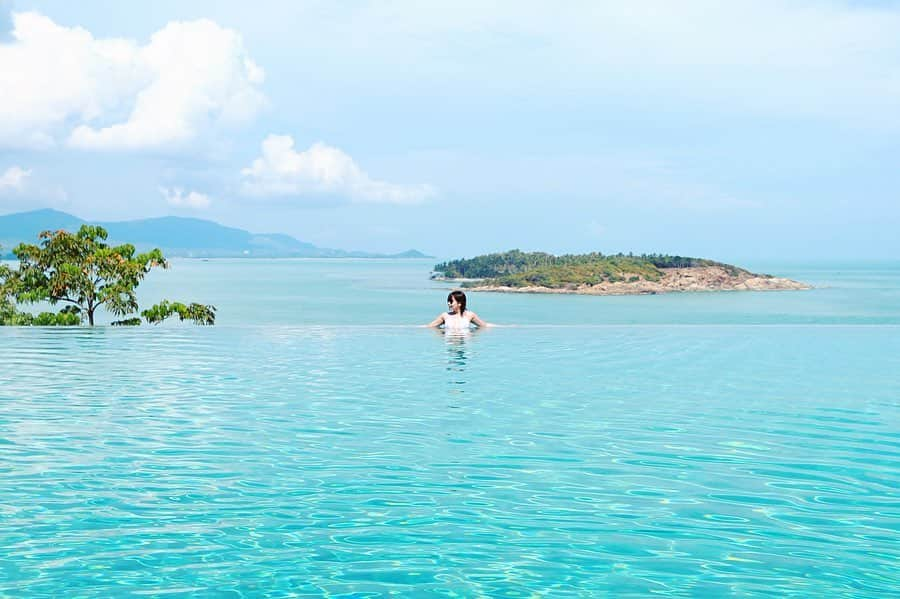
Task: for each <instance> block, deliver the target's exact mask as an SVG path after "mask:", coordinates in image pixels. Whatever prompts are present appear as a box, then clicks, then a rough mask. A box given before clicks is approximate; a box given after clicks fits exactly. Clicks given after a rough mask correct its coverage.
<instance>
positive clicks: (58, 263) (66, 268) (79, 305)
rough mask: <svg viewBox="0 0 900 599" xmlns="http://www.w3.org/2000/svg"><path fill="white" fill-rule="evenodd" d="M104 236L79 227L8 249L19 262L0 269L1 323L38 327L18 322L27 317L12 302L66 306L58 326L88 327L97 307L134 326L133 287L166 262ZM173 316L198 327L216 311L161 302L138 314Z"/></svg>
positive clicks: (89, 227) (153, 319) (91, 227)
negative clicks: (82, 324) (114, 243)
mask: <svg viewBox="0 0 900 599" xmlns="http://www.w3.org/2000/svg"><path fill="white" fill-rule="evenodd" d="M106 238H107V232H106V230H105V229H104V228H103V227H100V226H96V225H82V226H81V228H80V229H78V231H77V232H76V233H70V232H68V231H64V230H59V231H44V232H42V233H41V234H40V235H39V239H40V240H41V241H40V243H39V244H38V245H33V244H26V243H22V244H19V245H18V246H17V247H16V248H15V249H14V250H13V253H14V254H15V256H16V257H17V258H18V259H19V268H18V270H12V269H10V268H9V267H4V269H5V270H0V291H2V293H0V323H4V324H38V323H37V322H20V321H23V320H28V319H27V316H21V314H22V313H18V312H16V311H15V307H14V306H12V302H11V299H14V300H15V301H16V302H19V303H22V304H28V303H34V302H43V301H46V302H49V303H50V304H52V305H56V304H57V303H60V302H62V303H65V304H67V307H66V308H64V309H63V310H62V311H60V312H59V313H58V315H57V318H58V319H60V320H61V322H59V323H58V324H79V323H80V322H81V319H82V318H87V320H88V323H89V324H90V325H93V324H94V315H95V312H96V310H97V309H98V308H100V307H101V306H103V307H104V308H105V309H106V310H107V311H108V312H110V313H111V314H113V315H115V316H119V317H121V318H122V320H119V321H117V322H116V323H115V324H120V325H134V324H139V323H140V319H138V318H136V317H133V316H132V317H129V315H132V314H134V313H136V312H137V311H138V309H139V307H138V301H137V291H136V290H137V287H138V285H140V283H141V281H143V280H144V277H145V276H146V275H147V273H149V272H150V270H151V269H153V268H164V269H165V268H168V266H169V265H168V262H166V259H165V257H164V256H163V254H162V252H161V251H160V250H159V249H153V250H150V251H149V252H145V253H140V254H139V253H136V251H135V247H134V246H133V245H132V244H130V243H125V244H122V245H118V246H110V245H109V244H107V243H106ZM4 302H5V303H4ZM9 306H12V308H11V309H12V312H10V314H9V315H8V318H6V319H4V318H3V317H2V314H3V313H2V310H3V309H4V307H9ZM16 314H19V315H20V316H16ZM48 314H52V313H48ZM176 314H177V315H178V316H179V318H180V319H181V320H190V321H193V322H196V323H198V324H213V323H214V322H215V307H214V306H209V305H202V304H193V303H192V304H190V305H189V306H185V305H184V304H182V303H180V302H174V303H169V302H167V301H163V302H162V303H160V304H157V305H156V306H153V307H151V308H150V309H148V310H144V312H143V313H142V315H143V316H144V317H145V319H146V320H147V322H152V323H158V322H161V321H162V320H164V319H165V318H167V317H168V316H171V315H176ZM39 317H40V316H39ZM44 319H45V320H47V318H46V317H45V318H44ZM73 320H74V322H73ZM63 321H64V322H63Z"/></svg>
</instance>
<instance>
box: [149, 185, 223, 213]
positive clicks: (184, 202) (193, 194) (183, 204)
mask: <svg viewBox="0 0 900 599" xmlns="http://www.w3.org/2000/svg"><path fill="white" fill-rule="evenodd" d="M159 193H161V194H162V195H163V197H164V198H165V199H166V202H168V204H169V205H170V206H175V207H176V208H194V209H198V210H202V209H205V208H209V207H210V205H212V198H210V197H209V196H208V195H206V194H204V193H200V192H197V191H190V192H187V193H185V191H184V190H183V189H181V188H178V187H173V188H171V189H169V188H166V187H160V188H159Z"/></svg>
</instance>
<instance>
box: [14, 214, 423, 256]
mask: <svg viewBox="0 0 900 599" xmlns="http://www.w3.org/2000/svg"><path fill="white" fill-rule="evenodd" d="M87 223H88V221H86V220H83V219H80V218H78V217H77V216H72V215H71V214H66V213H65V212H60V211H58V210H50V209H45V210H34V211H31V212H18V213H15V214H5V215H2V216H0V246H2V250H0V255H2V256H4V257H10V251H11V250H12V248H13V247H15V246H16V245H17V244H19V243H21V242H23V241H24V242H28V243H36V242H37V236H38V233H40V232H41V231H46V230H57V229H66V230H68V231H75V230H77V229H78V227H80V226H81V225H83V224H87ZM92 224H98V225H101V226H102V227H103V228H105V229H106V230H107V231H108V232H109V241H110V242H111V243H122V242H129V243H133V244H134V245H135V246H137V247H138V249H146V248H151V247H158V248H160V249H162V250H163V253H164V254H166V256H169V257H173V256H188V257H204V258H214V257H216V258H218V257H251V258H263V257H265V258H282V257H300V258H428V257H430V256H426V255H425V254H422V253H421V252H418V251H416V250H408V251H406V252H402V253H399V254H376V253H372V252H360V251H346V250H338V249H330V248H320V247H316V246H315V245H313V244H311V243H307V242H304V241H299V240H297V239H295V238H293V237H291V236H290V235H284V234H281V233H265V234H257V233H250V232H249V231H244V230H243V229H236V228H233V227H226V226H223V225H220V224H218V223H214V222H212V221H209V220H202V219H199V218H184V217H180V216H164V217H161V218H148V219H143V220H132V221H119V222H94V223H92Z"/></svg>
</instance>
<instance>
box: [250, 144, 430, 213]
mask: <svg viewBox="0 0 900 599" xmlns="http://www.w3.org/2000/svg"><path fill="white" fill-rule="evenodd" d="M241 175H242V176H243V178H244V183H243V191H244V193H246V194H248V195H252V196H269V197H271V196H301V195H307V194H324V195H334V196H343V197H346V198H348V199H350V200H351V201H355V202H367V203H384V204H416V203H420V202H423V201H425V200H427V199H429V198H432V197H434V195H435V194H436V191H435V189H434V188H433V187H432V186H430V185H425V184H419V185H400V184H394V183H388V182H386V181H377V180H375V179H371V178H370V177H369V175H367V174H366V173H365V172H364V171H363V170H362V169H361V168H360V167H359V166H358V165H357V164H356V162H354V160H353V159H352V158H351V157H350V156H348V155H347V154H346V153H344V152H342V151H341V150H339V149H338V148H334V147H331V146H328V145H325V144H323V143H315V144H313V145H312V146H311V147H310V148H309V149H308V150H305V151H302V152H298V151H296V150H295V149H294V140H293V139H292V138H291V137H290V136H289V135H269V136H268V137H267V138H266V139H265V140H264V141H263V143H262V156H261V157H260V158H257V159H256V160H254V161H253V164H252V165H251V166H250V167H248V168H245V169H243V170H241Z"/></svg>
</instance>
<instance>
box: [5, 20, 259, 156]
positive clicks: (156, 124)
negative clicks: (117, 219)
mask: <svg viewBox="0 0 900 599" xmlns="http://www.w3.org/2000/svg"><path fill="white" fill-rule="evenodd" d="M11 35H12V41H10V42H5V43H0V89H3V90H14V93H4V94H2V95H0V145H3V146H7V147H31V148H35V147H36V148H41V147H49V146H53V145H56V144H58V143H60V142H64V143H67V144H68V145H70V146H72V147H76V148H83V149H95V150H112V149H132V150H138V149H160V148H166V147H172V146H178V145H184V144H186V143H189V142H191V141H193V140H195V139H197V138H198V137H199V136H201V135H202V134H203V133H204V132H205V131H207V130H209V129H214V128H216V127H219V126H231V125H234V124H238V123H241V122H244V121H247V120H249V119H252V118H253V117H254V116H255V115H256V114H257V112H258V111H259V110H260V109H261V108H262V107H263V106H264V105H265V98H264V96H263V95H262V93H261V92H260V91H259V86H260V84H261V83H262V82H263V79H264V74H263V71H262V69H261V68H260V67H258V66H257V65H256V64H255V63H254V62H253V61H252V60H251V59H250V57H249V56H248V54H247V51H246V49H245V48H244V45H243V41H242V39H241V36H240V35H239V34H238V33H237V32H235V31H233V30H230V29H225V28H223V27H220V26H219V25H217V24H216V23H214V22H212V21H210V20H207V19H201V20H197V21H189V22H172V23H169V24H168V25H166V26H165V27H164V28H162V29H161V30H159V31H157V32H156V33H154V34H153V35H152V36H151V38H150V41H149V42H148V43H147V44H145V45H139V44H138V43H137V42H136V41H134V40H129V39H121V38H110V39H97V38H95V37H94V36H93V35H92V34H91V33H90V32H89V31H86V30H85V29H82V28H80V27H71V28H70V27H63V26H61V25H57V24H56V23H54V22H53V21H52V20H51V19H49V18H47V17H45V16H43V15H41V14H38V13H34V12H27V13H15V14H14V15H13V30H12V34H11Z"/></svg>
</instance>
